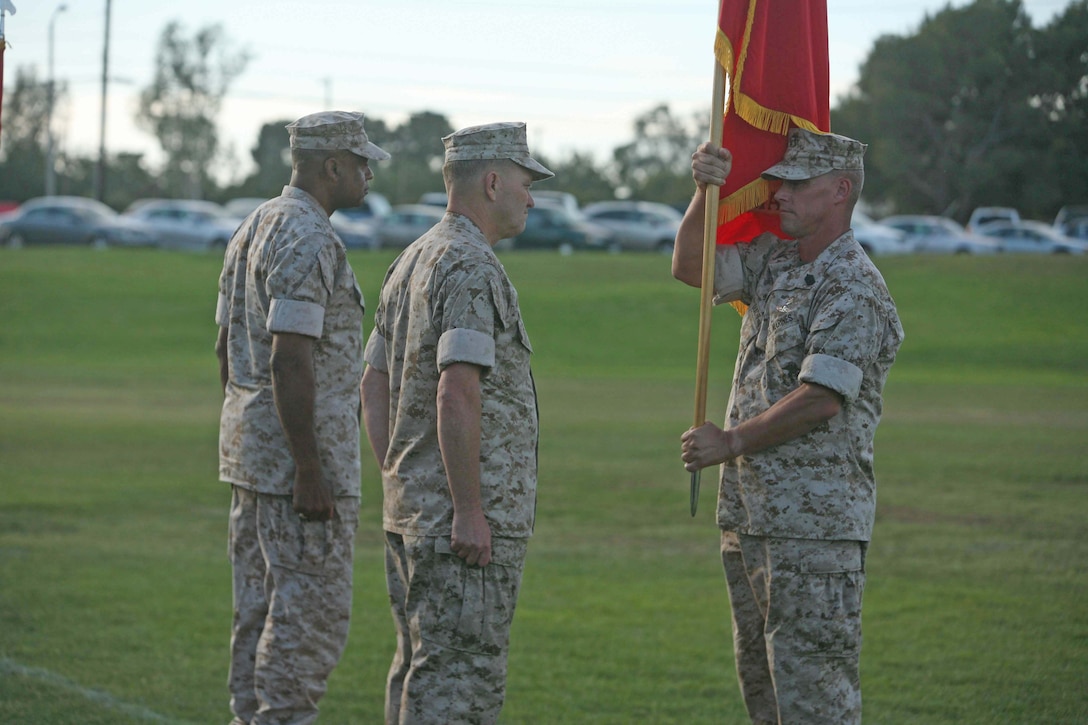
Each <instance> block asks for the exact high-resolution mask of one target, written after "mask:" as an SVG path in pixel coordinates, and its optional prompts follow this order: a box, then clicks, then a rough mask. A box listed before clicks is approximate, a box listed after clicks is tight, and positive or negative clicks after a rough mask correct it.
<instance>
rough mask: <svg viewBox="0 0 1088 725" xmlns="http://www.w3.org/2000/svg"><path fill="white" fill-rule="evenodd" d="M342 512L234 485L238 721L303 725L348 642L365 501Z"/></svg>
mask: <svg viewBox="0 0 1088 725" xmlns="http://www.w3.org/2000/svg"><path fill="white" fill-rule="evenodd" d="M336 514H337V515H336V518H334V519H333V520H332V521H329V522H321V521H313V522H303V521H301V520H300V519H299V517H298V514H296V513H295V512H294V511H293V510H292V508H291V497H290V496H266V495H263V494H257V493H254V492H252V491H248V490H246V489H242V488H238V487H237V486H235V487H234V492H233V497H232V500H231V510H230V560H231V565H232V567H233V570H234V621H233V626H232V629H231V642H230V649H231V661H230V677H229V686H230V693H231V710H232V711H233V712H234V715H235V719H234V723H235V724H242V725H273V724H274V725H288V724H289V725H303V723H312V722H314V721H315V720H316V719H317V703H318V700H320V699H321V697H322V696H323V695H324V694H325V687H326V681H327V679H328V677H329V674H330V673H331V672H332V670H333V668H334V667H336V663H337V662H338V661H339V660H340V655H341V654H342V653H343V651H344V645H345V644H346V643H347V636H348V624H349V621H350V617H351V578H352V553H353V542H354V537H355V529H356V526H357V525H358V521H359V500H358V499H357V498H338V499H337V500H336Z"/></svg>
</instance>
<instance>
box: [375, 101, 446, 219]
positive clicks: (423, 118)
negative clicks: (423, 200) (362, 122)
mask: <svg viewBox="0 0 1088 725" xmlns="http://www.w3.org/2000/svg"><path fill="white" fill-rule="evenodd" d="M366 131H367V135H368V136H369V137H370V138H371V139H372V140H373V141H374V142H375V143H376V144H378V145H379V146H381V147H382V148H383V149H386V150H387V151H389V153H390V154H391V155H392V156H393V159H392V161H390V162H388V163H380V164H378V165H376V166H375V168H374V182H373V189H374V191H378V192H381V193H382V194H385V196H387V197H388V198H389V200H390V201H391V202H393V203H394V204H406V203H412V202H415V201H417V200H418V199H419V197H420V195H421V194H423V193H424V192H428V191H442V190H443V189H445V185H444V184H443V183H442V162H443V160H444V158H445V148H444V147H443V146H442V137H443V136H446V135H448V134H450V133H453V131H454V128H453V127H452V126H451V125H450V122H449V119H447V118H446V117H445V116H444V115H442V114H441V113H435V112H434V111H418V112H416V113H413V114H412V115H410V116H409V117H408V119H407V120H405V121H404V123H402V124H400V125H399V126H397V127H395V128H392V129H389V128H388V127H387V126H386V124H384V123H383V122H382V121H381V120H380V119H371V118H367V119H366Z"/></svg>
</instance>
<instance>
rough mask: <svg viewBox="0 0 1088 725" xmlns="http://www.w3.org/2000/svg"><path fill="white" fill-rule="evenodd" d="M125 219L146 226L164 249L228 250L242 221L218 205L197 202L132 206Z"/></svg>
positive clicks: (150, 202)
mask: <svg viewBox="0 0 1088 725" xmlns="http://www.w3.org/2000/svg"><path fill="white" fill-rule="evenodd" d="M130 209H131V211H126V212H125V216H126V217H130V218H132V219H138V220H140V221H141V222H143V223H144V224H146V225H147V226H148V227H149V228H151V230H152V231H153V233H154V235H155V241H156V244H158V246H160V247H162V248H163V249H187V250H192V251H204V250H207V249H225V248H226V246H227V242H229V241H230V238H231V236H232V235H233V234H234V230H236V229H237V228H238V225H239V224H241V223H242V218H241V217H237V216H231V215H230V214H228V213H227V211H226V209H224V208H223V207H222V206H220V205H219V204H216V203H214V202H211V201H199V200H195V199H151V200H142V202H141V203H138V204H134V206H133V207H130Z"/></svg>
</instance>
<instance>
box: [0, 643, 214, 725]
mask: <svg viewBox="0 0 1088 725" xmlns="http://www.w3.org/2000/svg"><path fill="white" fill-rule="evenodd" d="M0 674H2V675H17V676H19V677H25V678H27V679H31V680H37V681H39V682H44V683H45V684H47V685H51V686H53V687H56V688H58V689H61V690H64V691H65V692H70V693H72V694H75V695H79V696H80V697H82V698H84V699H85V700H87V701H88V702H93V703H94V704H96V705H100V706H102V707H105V708H108V709H110V710H113V711H115V712H119V713H123V714H125V715H128V716H129V717H134V718H136V719H137V720H143V721H146V722H153V723H164V725H194V724H193V723H188V722H186V721H185V720H176V719H174V718H171V717H166V716H165V715H160V714H158V713H157V712H153V711H151V710H148V709H147V708H146V707H141V706H140V705H133V704H130V703H127V702H123V701H121V700H118V699H117V698H116V697H114V696H113V695H110V694H109V693H107V692H103V691H102V690H95V689H92V688H89V687H83V686H82V685H79V684H78V683H75V682H72V681H71V680H69V679H68V678H67V677H64V676H63V675H58V674H57V673H56V672H50V671H49V670H43V669H41V668H40V667H28V666H26V665H22V664H19V663H18V662H14V661H12V660H9V659H8V658H6V657H0Z"/></svg>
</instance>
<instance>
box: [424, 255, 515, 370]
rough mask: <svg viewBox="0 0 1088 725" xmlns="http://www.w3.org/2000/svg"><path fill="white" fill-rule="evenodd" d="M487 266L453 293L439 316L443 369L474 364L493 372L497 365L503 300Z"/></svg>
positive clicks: (439, 355)
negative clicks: (497, 330)
mask: <svg viewBox="0 0 1088 725" xmlns="http://www.w3.org/2000/svg"><path fill="white" fill-rule="evenodd" d="M488 274H493V270H492V269H490V268H487V267H481V268H479V269H478V270H477V271H476V273H474V274H471V275H468V276H467V277H466V278H465V279H464V280H463V281H461V282H459V283H458V284H457V286H456V287H455V288H454V289H452V290H451V291H450V294H449V296H448V297H446V298H445V303H444V304H443V306H442V309H441V310H440V311H439V313H438V314H437V315H436V317H437V318H438V319H437V323H438V329H440V330H441V331H442V332H441V335H440V336H439V338H438V351H437V355H436V358H437V363H438V368H439V369H440V370H442V369H444V368H446V367H447V366H449V365H452V364H454V363H471V364H472V365H479V366H480V367H482V368H485V369H490V368H492V367H493V366H494V365H495V318H496V316H498V315H499V310H498V306H499V303H500V302H501V300H502V299H503V298H502V297H501V296H500V293H501V291H500V290H497V289H495V285H496V281H495V280H494V279H493V278H491V277H489V276H484V275H488Z"/></svg>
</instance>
